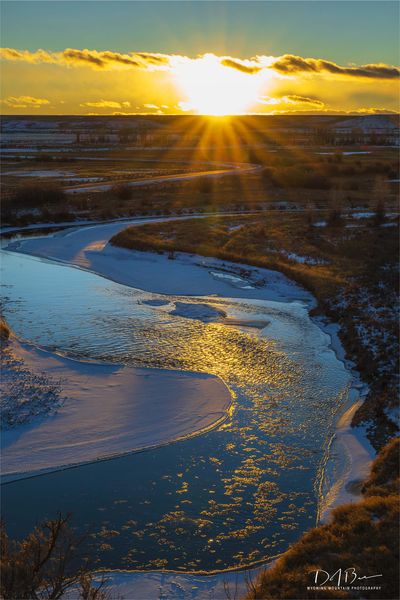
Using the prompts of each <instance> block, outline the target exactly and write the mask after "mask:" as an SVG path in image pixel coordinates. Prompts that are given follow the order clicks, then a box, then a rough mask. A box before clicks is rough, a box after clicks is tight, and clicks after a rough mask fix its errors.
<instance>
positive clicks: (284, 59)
mask: <svg viewBox="0 0 400 600" xmlns="http://www.w3.org/2000/svg"><path fill="white" fill-rule="evenodd" d="M269 68H270V69H273V70H274V71H277V72H279V73H282V74H285V75H291V74H292V73H333V74H335V75H346V76H349V77H366V78H371V79H395V78H397V77H400V69H399V68H398V67H392V66H389V65H385V64H369V65H361V66H359V67H342V66H340V65H337V64H336V63H334V62H331V61H329V60H323V59H316V58H302V57H301V56H294V55H293V54H284V55H283V56H281V57H280V58H278V59H277V60H275V61H274V62H273V63H272V64H271V65H270V67H269Z"/></svg>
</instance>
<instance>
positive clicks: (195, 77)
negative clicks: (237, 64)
mask: <svg viewBox="0 0 400 600" xmlns="http://www.w3.org/2000/svg"><path fill="white" fill-rule="evenodd" d="M174 74H175V77H176V80H177V83H178V86H179V87H180V89H181V91H182V92H183V93H184V94H185V97H186V99H185V101H183V102H181V103H180V104H181V106H182V107H185V108H186V110H193V111H195V112H197V113H198V114H202V115H214V116H222V115H235V114H243V113H245V112H246V111H247V110H248V109H249V108H250V107H251V106H252V105H253V104H255V103H256V101H257V98H258V95H259V89H260V85H261V80H260V77H259V76H258V75H257V74H256V75H254V74H253V75H250V74H247V73H242V72H241V71H238V70H236V69H233V68H231V67H225V66H223V65H221V63H220V61H219V59H218V57H217V56H214V55H213V54H205V55H204V56H202V57H201V58H198V59H195V60H190V61H184V62H178V63H177V64H176V65H175V68H174Z"/></svg>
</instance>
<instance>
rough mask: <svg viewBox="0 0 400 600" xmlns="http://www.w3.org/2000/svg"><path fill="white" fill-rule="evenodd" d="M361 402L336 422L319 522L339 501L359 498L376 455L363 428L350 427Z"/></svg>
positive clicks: (323, 519)
mask: <svg viewBox="0 0 400 600" xmlns="http://www.w3.org/2000/svg"><path fill="white" fill-rule="evenodd" d="M353 400H355V398H354V395H353ZM361 404H362V400H361V399H359V400H357V401H356V402H354V404H352V405H351V406H350V408H349V409H348V410H347V411H346V412H345V413H344V414H343V415H342V416H341V418H340V419H339V421H338V423H337V427H336V433H335V435H334V437H333V439H332V443H331V445H330V448H329V458H328V462H327V464H326V466H325V482H324V485H325V494H324V495H323V497H322V499H321V505H320V509H319V521H320V522H321V523H324V522H326V521H327V520H328V519H329V516H330V513H331V511H332V510H333V509H334V508H336V507H337V506H339V505H340V504H346V503H348V502H357V501H358V500H360V493H361V484H362V482H363V481H365V480H366V479H367V478H368V475H369V471H370V466H371V463H372V461H373V460H374V458H375V456H376V453H375V451H374V449H373V448H372V446H371V445H370V444H369V442H368V440H367V438H366V436H365V435H364V432H363V430H362V429H361V428H358V427H357V428H352V427H351V420H352V418H353V416H354V413H355V412H356V410H357V409H358V408H359V407H360V405H361Z"/></svg>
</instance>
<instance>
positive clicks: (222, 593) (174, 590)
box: [67, 565, 266, 600]
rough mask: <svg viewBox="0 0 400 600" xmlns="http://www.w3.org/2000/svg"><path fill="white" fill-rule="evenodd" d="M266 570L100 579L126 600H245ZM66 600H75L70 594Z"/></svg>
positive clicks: (106, 575) (112, 575)
mask: <svg viewBox="0 0 400 600" xmlns="http://www.w3.org/2000/svg"><path fill="white" fill-rule="evenodd" d="M265 568H266V565H263V566H262V567H256V568H254V569H249V570H246V571H227V572H226V573H218V574H215V575H191V574H184V573H168V572H161V571H150V572H147V573H145V572H129V571H110V572H105V573H104V574H101V575H99V576H98V579H99V581H100V580H101V577H104V579H105V580H106V589H107V590H110V591H111V592H112V594H114V595H116V596H119V597H122V598H124V599H125V600H154V599H155V598H162V599H163V600H178V599H179V600H227V599H229V598H232V599H237V600H238V599H239V598H243V597H244V595H245V594H246V592H247V591H248V589H249V586H250V585H251V582H254V581H255V579H256V577H257V575H258V574H259V573H260V572H261V571H262V570H264V569H265ZM67 600H75V598H74V595H73V594H68V596H67Z"/></svg>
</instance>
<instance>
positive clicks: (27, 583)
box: [0, 515, 110, 600]
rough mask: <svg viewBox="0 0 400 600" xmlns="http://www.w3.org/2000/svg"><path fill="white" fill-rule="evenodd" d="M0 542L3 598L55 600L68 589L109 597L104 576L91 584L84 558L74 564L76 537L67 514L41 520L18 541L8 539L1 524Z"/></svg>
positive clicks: (92, 598)
mask: <svg viewBox="0 0 400 600" xmlns="http://www.w3.org/2000/svg"><path fill="white" fill-rule="evenodd" d="M0 542H1V562H0V567H1V571H0V597H1V598H2V599H3V600H50V599H54V600H56V599H57V598H63V597H65V596H64V594H65V593H67V592H68V591H71V590H74V597H75V598H82V599H85V600H106V599H109V598H110V595H109V594H108V593H107V591H106V590H105V587H104V586H105V580H101V581H100V583H98V584H94V583H93V578H92V575H91V574H90V571H89V569H88V565H87V563H85V561H83V566H81V567H79V568H77V567H76V565H75V561H76V560H77V558H78V554H79V544H80V540H79V539H77V538H76V536H75V534H74V533H73V531H72V529H71V528H70V526H69V517H62V516H61V515H60V516H58V518H56V519H53V520H49V521H46V522H44V523H42V524H41V525H40V526H37V527H36V528H35V529H34V530H33V531H32V532H31V533H30V534H29V535H28V536H27V537H26V538H25V539H24V540H22V541H20V542H16V541H14V540H10V539H9V538H8V535H7V533H6V530H5V527H4V526H3V525H2V526H1V530H0ZM81 564H82V561H81Z"/></svg>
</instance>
